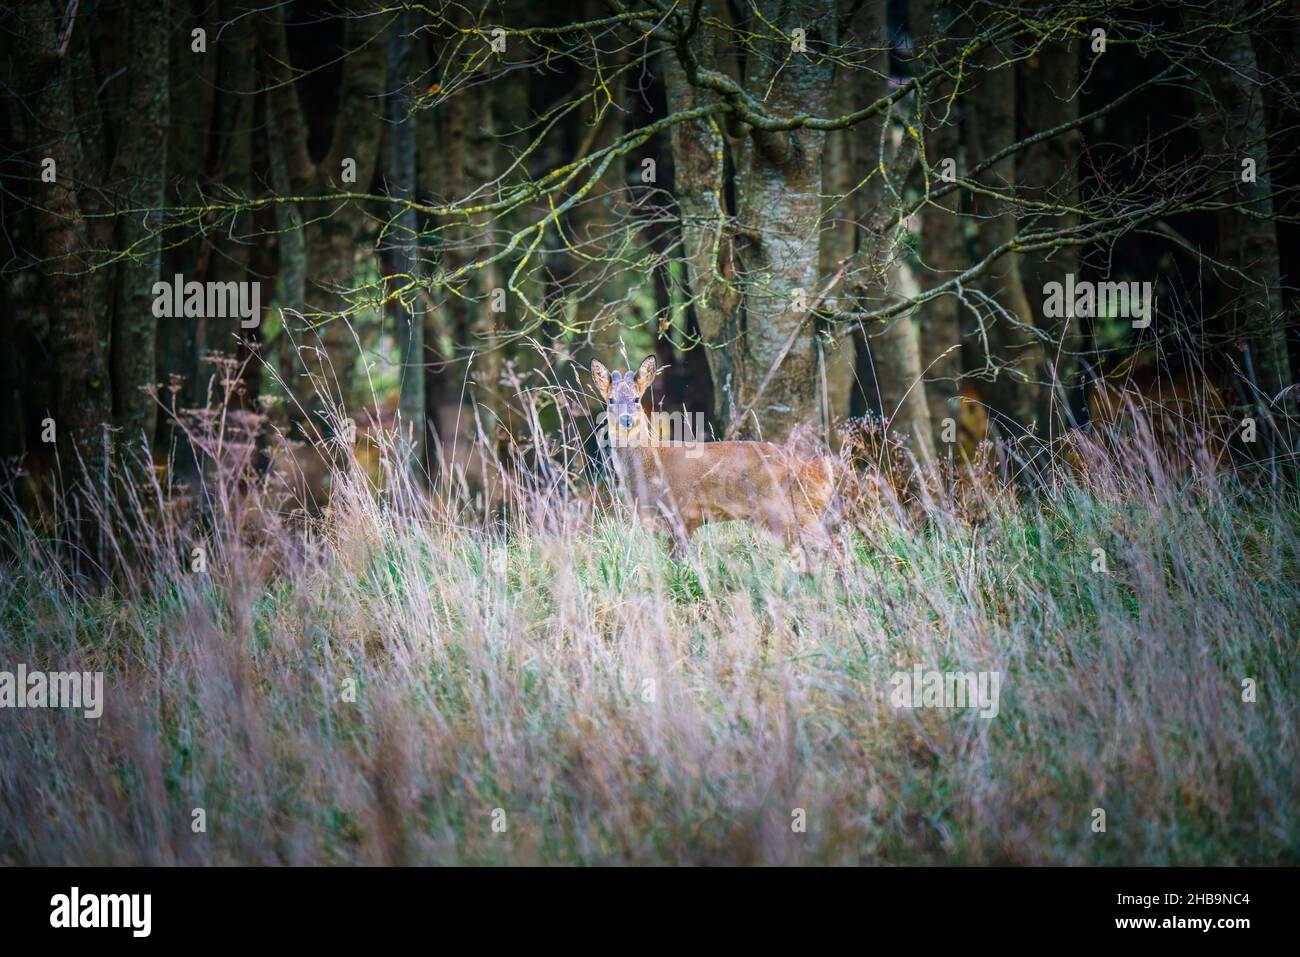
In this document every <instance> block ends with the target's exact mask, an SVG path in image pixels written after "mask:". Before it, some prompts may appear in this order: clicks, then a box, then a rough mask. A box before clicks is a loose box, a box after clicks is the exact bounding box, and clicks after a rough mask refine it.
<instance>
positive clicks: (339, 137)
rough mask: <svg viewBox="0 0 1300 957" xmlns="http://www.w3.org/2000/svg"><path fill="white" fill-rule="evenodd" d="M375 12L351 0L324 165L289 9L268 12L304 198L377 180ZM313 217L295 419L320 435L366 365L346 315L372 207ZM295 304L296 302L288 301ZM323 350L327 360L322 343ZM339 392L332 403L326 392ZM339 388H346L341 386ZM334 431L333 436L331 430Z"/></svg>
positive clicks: (320, 210)
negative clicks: (287, 24)
mask: <svg viewBox="0 0 1300 957" xmlns="http://www.w3.org/2000/svg"><path fill="white" fill-rule="evenodd" d="M370 9H371V8H370V6H369V5H368V4H366V3H364V2H363V0H351V2H350V3H348V4H347V12H348V14H349V15H348V16H347V17H346V20H345V26H344V37H343V42H344V46H345V48H346V49H347V50H348V51H349V52H348V54H347V55H346V56H345V57H344V59H343V80H342V83H341V84H340V90H339V105H338V112H337V115H336V116H335V118H334V129H333V134H332V136H331V139H330V145H329V148H328V150H327V151H326V155H325V158H324V159H323V160H322V161H321V162H320V164H319V165H315V164H313V163H312V161H311V157H310V155H309V153H308V150H307V124H306V121H305V118H304V116H303V113H302V105H301V103H300V102H299V98H298V93H297V90H296V88H295V87H294V80H295V78H296V77H295V74H294V72H293V67H292V65H291V63H290V60H289V51H288V43H287V41H286V38H285V30H284V20H283V14H282V12H281V10H280V9H279V8H278V7H277V8H272V9H270V10H268V11H267V12H266V13H265V14H264V16H265V17H266V18H267V21H266V27H265V29H264V30H263V31H262V33H261V37H262V42H263V43H264V44H265V45H266V47H267V58H266V61H265V62H266V65H267V68H268V71H269V72H270V74H271V80H272V84H271V90H270V95H271V101H272V112H273V114H274V128H275V134H276V135H275V137H274V138H275V139H277V140H280V141H281V142H280V143H278V144H277V146H278V147H279V148H280V149H281V150H282V156H283V159H284V164H285V172H286V174H287V177H288V180H289V185H290V186H291V188H292V190H293V194H294V195H298V196H304V195H310V193H311V192H313V191H320V192H325V191H329V192H361V191H364V190H366V189H368V188H369V186H370V183H371V181H372V180H373V179H374V175H375V167H376V165H377V163H378V157H379V141H380V137H381V134H382V131H383V117H384V113H383V105H382V99H383V95H384V93H385V86H386V78H387V47H386V45H385V44H383V43H380V42H378V41H375V40H374V39H373V37H372V36H371V34H372V32H373V24H372V22H371V20H370V19H368V18H367V17H366V16H364V14H365V13H367V12H368V11H370ZM344 160H348V161H350V162H349V167H351V165H352V164H355V177H356V179H355V182H345V181H344V179H343V164H344ZM304 212H305V213H306V217H305V219H304V221H305V222H308V223H309V224H308V225H307V226H306V246H307V285H308V288H307V302H306V303H305V308H303V310H302V311H303V314H304V318H305V323H303V324H302V328H297V329H293V330H291V331H292V332H293V334H294V335H295V337H296V338H298V339H299V340H300V341H299V343H298V345H299V346H302V347H304V348H302V349H301V350H300V351H298V357H299V361H298V362H297V363H295V364H296V365H303V364H305V365H306V367H307V368H306V372H307V373H309V374H307V375H296V376H295V375H290V376H289V381H290V382H294V383H296V385H297V389H296V393H297V394H296V405H295V409H294V414H295V417H298V416H303V415H306V416H311V415H317V416H318V419H317V421H316V422H315V423H314V428H313V429H312V430H309V431H310V432H314V431H315V430H316V429H322V427H323V426H325V421H324V419H322V418H319V416H321V415H322V414H324V413H326V412H327V411H328V410H327V409H326V408H325V407H326V406H327V405H332V404H333V403H334V401H335V400H337V401H342V402H346V401H347V399H348V397H349V393H350V387H351V384H352V370H353V368H354V367H355V365H356V360H357V351H358V349H357V342H356V340H355V338H354V337H353V332H352V326H351V324H350V322H349V320H348V317H347V315H346V313H347V312H348V310H349V303H348V298H347V293H348V292H349V291H350V290H351V288H352V285H353V266H354V261H355V260H354V253H355V246H356V238H357V232H358V230H359V229H360V227H361V224H362V222H363V221H364V218H363V213H362V209H361V208H360V206H359V205H358V204H357V203H355V202H353V201H351V200H347V201H343V202H338V201H332V202H322V203H318V204H309V205H308V208H307V209H306V210H305V211H304ZM283 305H285V306H289V307H293V306H295V304H294V303H288V302H286V303H283ZM313 346H319V347H323V349H324V353H325V354H324V355H323V356H321V355H318V354H315V353H313V351H312V347H313ZM322 389H323V390H325V392H326V394H327V395H330V396H332V398H330V399H328V400H327V399H326V397H325V396H322V394H321V390H322ZM336 389H337V392H335V390H336ZM324 431H328V428H327V427H326V428H325V429H324Z"/></svg>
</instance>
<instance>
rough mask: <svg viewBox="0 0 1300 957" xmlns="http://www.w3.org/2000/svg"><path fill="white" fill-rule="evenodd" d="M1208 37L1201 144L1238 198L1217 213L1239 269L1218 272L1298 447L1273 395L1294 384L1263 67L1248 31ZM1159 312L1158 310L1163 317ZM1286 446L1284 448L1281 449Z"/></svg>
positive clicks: (1210, 15) (1217, 179)
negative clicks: (1246, 169)
mask: <svg viewBox="0 0 1300 957" xmlns="http://www.w3.org/2000/svg"><path fill="white" fill-rule="evenodd" d="M1226 16H1227V14H1225V13H1224V11H1222V10H1214V11H1211V10H1207V11H1203V12H1201V13H1197V12H1196V11H1194V10H1193V9H1192V8H1188V19H1189V21H1190V23H1191V24H1192V25H1207V26H1209V25H1213V24H1220V23H1225V22H1227V21H1226V20H1225V17H1226ZM1205 42H1206V45H1207V47H1208V49H1209V51H1210V53H1211V56H1210V57H1209V59H1208V60H1207V62H1206V63H1205V64H1203V68H1202V70H1201V77H1202V85H1201V88H1200V92H1201V97H1202V99H1201V105H1200V109H1199V111H1198V113H1199V115H1200V118H1201V123H1200V127H1199V132H1200V138H1201V144H1202V146H1203V148H1204V151H1205V157H1206V164H1207V166H1208V167H1209V169H1210V170H1211V171H1212V173H1213V176H1214V179H1213V181H1212V185H1213V186H1214V187H1215V188H1218V187H1219V185H1220V184H1222V183H1224V182H1225V181H1226V182H1227V183H1228V184H1230V187H1229V191H1228V193H1227V195H1226V196H1225V197H1224V200H1225V202H1228V203H1232V204H1234V205H1232V206H1229V207H1227V208H1224V209H1222V210H1220V211H1219V212H1218V213H1217V214H1216V216H1215V222H1216V225H1217V227H1218V234H1219V237H1218V258H1219V259H1220V260H1221V261H1222V262H1224V263H1225V264H1226V265H1227V266H1229V267H1233V268H1234V269H1235V270H1238V271H1239V272H1238V271H1229V270H1221V271H1218V273H1217V275H1218V278H1219V283H1220V287H1221V290H1222V302H1223V304H1224V306H1225V307H1226V308H1227V309H1228V310H1230V319H1229V328H1230V329H1231V330H1232V332H1233V334H1234V335H1236V336H1239V337H1240V338H1241V340H1242V341H1243V342H1244V343H1245V344H1246V346H1247V347H1248V349H1249V356H1248V358H1249V367H1247V369H1246V370H1245V371H1246V373H1247V378H1249V377H1250V372H1251V371H1252V367H1253V373H1254V376H1253V377H1254V383H1253V385H1254V387H1255V388H1256V389H1257V390H1258V391H1257V392H1256V394H1255V395H1254V396H1252V397H1251V399H1252V402H1253V404H1255V405H1256V407H1257V408H1258V409H1259V412H1260V415H1261V416H1263V417H1264V418H1265V419H1266V420H1272V421H1273V422H1274V423H1275V424H1276V425H1277V426H1278V429H1279V432H1280V433H1281V435H1282V439H1281V441H1282V444H1283V446H1284V449H1285V450H1289V449H1290V448H1292V447H1293V445H1294V441H1295V436H1294V435H1293V434H1291V432H1292V431H1293V426H1292V417H1291V416H1289V415H1287V413H1286V408H1287V403H1288V402H1290V401H1292V400H1290V399H1283V400H1282V401H1280V402H1278V403H1277V404H1276V405H1273V404H1272V400H1273V399H1274V398H1276V397H1277V395H1278V394H1279V393H1280V392H1281V391H1282V390H1283V389H1284V388H1285V387H1286V386H1288V385H1290V384H1291V381H1292V378H1291V362H1290V358H1289V356H1288V353H1287V342H1286V334H1285V331H1284V329H1283V327H1282V324H1281V318H1282V315H1283V305H1282V292H1281V279H1280V267H1279V263H1278V247H1277V229H1276V227H1275V225H1274V222H1273V199H1272V179H1271V176H1270V173H1269V163H1268V150H1267V145H1268V133H1269V131H1268V129H1267V126H1266V123H1265V117H1264V105H1263V101H1262V98H1261V96H1260V87H1261V83H1262V82H1263V78H1261V77H1260V75H1259V70H1258V65H1257V64H1256V61H1255V53H1254V51H1253V49H1252V48H1251V42H1250V35H1249V34H1248V33H1245V32H1242V31H1237V30H1229V29H1225V30H1224V31H1223V32H1222V33H1221V34H1220V35H1218V36H1216V35H1215V33H1213V32H1212V33H1211V34H1210V35H1209V37H1208V38H1207V40H1206V41H1205ZM1246 159H1253V160H1254V161H1255V164H1254V165H1255V175H1254V182H1243V161H1244V160H1246ZM1159 321H1160V320H1159V316H1157V317H1156V322H1157V323H1158V322H1159ZM1278 451H1282V450H1278Z"/></svg>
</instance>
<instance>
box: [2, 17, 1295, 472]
mask: <svg viewBox="0 0 1300 957" xmlns="http://www.w3.org/2000/svg"><path fill="white" fill-rule="evenodd" d="M1298 29H1300V18H1298V16H1297V6H1296V4H1294V3H1283V2H1274V3H1265V4H1235V3H1210V4H1197V3H1190V4H1185V3H1151V2H1134V3H1106V4H1100V3H1097V4H1089V3H1079V4H1073V3H1071V4H1064V3H1054V2H1033V0H1022V2H1017V3H1012V4H1001V3H999V4H983V3H970V4H948V3H944V2H937V0H912V2H903V0H892V2H889V3H878V2H851V0H799V2H772V3H768V2H762V3H757V4H749V3H742V2H721V0H708V2H693V3H685V2H681V3H678V4H676V5H675V6H674V5H673V4H671V3H667V2H664V0H644V2H641V3H623V2H619V0H611V2H608V3H606V2H601V0H587V2H584V3H570V4H522V3H511V2H502V3H488V4H481V5H477V4H468V5H465V4H450V3H449V4H432V5H423V6H418V7H415V6H411V7H406V6H401V7H393V8H381V7H379V6H378V5H375V4H370V3H366V2H363V0H359V2H350V3H342V4H334V3H319V4H318V3H296V2H293V3H284V4H274V5H259V4H246V3H237V2H206V3H205V2H132V3H129V4H128V3H114V2H74V3H71V4H65V3H62V2H53V0H39V2H28V3H20V4H17V5H14V6H11V7H9V8H6V10H5V11H4V13H3V15H0V61H2V62H3V68H4V75H3V82H4V86H5V96H4V99H3V111H2V112H0V124H3V141H4V143H5V144H7V145H6V146H5V148H4V150H3V153H2V154H0V164H2V165H0V183H2V184H3V191H2V193H0V203H2V206H0V219H2V223H3V239H4V249H3V252H2V253H0V258H2V259H3V262H2V264H0V279H2V281H0V321H3V324H4V325H3V329H2V330H0V337H2V338H3V341H4V342H5V343H6V344H7V347H6V348H5V349H4V350H3V355H0V390H2V394H3V395H4V397H5V399H4V411H3V414H0V456H3V458H4V459H5V460H7V461H9V462H11V463H15V462H16V463H21V468H22V469H23V470H25V471H26V473H28V474H48V473H50V472H52V471H54V470H55V465H54V462H55V461H56V459H57V461H58V462H59V463H60V465H59V469H60V470H61V471H60V474H62V475H63V476H64V478H65V481H71V480H75V478H76V477H78V476H79V475H80V474H81V472H80V469H82V468H83V467H84V468H86V469H89V470H90V473H91V476H92V478H93V477H95V476H99V475H102V474H104V472H105V470H106V469H107V468H109V467H110V466H111V464H112V462H113V460H114V459H115V458H117V457H120V455H121V450H122V449H123V448H128V449H131V450H140V449H141V448H142V446H141V443H142V442H143V443H146V444H147V446H148V450H149V453H150V455H151V456H152V459H153V461H154V464H155V465H156V466H158V467H159V468H162V469H164V470H166V472H167V474H168V475H169V476H171V478H172V479H174V480H176V481H178V482H182V483H184V482H189V481H192V479H193V478H194V477H195V475H196V473H197V471H198V470H199V462H198V460H197V457H196V456H195V455H194V454H193V452H192V450H191V449H190V448H189V443H188V440H187V438H186V430H184V429H180V428H178V421H179V420H181V419H183V418H184V417H185V416H187V415H188V416H194V415H198V414H200V413H199V411H198V410H208V412H207V413H205V414H208V415H211V410H212V409H215V408H217V407H218V406H223V405H224V406H226V407H227V408H233V409H235V410H242V411H243V412H244V413H245V414H249V415H253V416H257V417H266V418H267V419H268V420H269V421H270V422H272V423H274V425H275V427H276V428H277V429H278V430H280V431H281V432H282V433H283V434H284V435H286V436H290V437H292V438H293V439H296V440H302V441H305V442H310V441H320V440H322V439H325V438H328V437H329V436H331V435H333V434H335V433H336V432H337V431H338V429H339V428H340V427H341V423H342V418H341V417H340V416H346V417H351V418H353V419H354V420H355V421H356V422H358V423H359V424H360V426H361V429H362V432H363V433H364V432H365V431H366V430H367V429H368V428H374V427H382V428H386V429H394V428H397V430H398V431H400V432H401V433H402V434H403V435H405V436H406V437H407V438H408V439H409V441H410V444H411V454H412V458H413V462H415V463H416V464H417V465H418V467H419V472H420V474H422V475H427V476H428V477H429V480H431V481H433V482H435V483H436V482H437V481H438V478H439V475H440V474H442V473H443V472H445V471H446V470H447V469H448V468H449V463H451V462H452V461H457V462H460V463H461V464H462V465H464V464H465V463H472V462H473V461H474V458H473V453H472V452H471V451H469V449H470V448H471V447H472V446H474V445H475V444H476V443H477V444H481V443H483V442H486V443H487V444H488V445H491V446H496V447H502V446H504V445H506V444H509V443H510V442H512V441H516V440H518V438H519V437H520V436H521V435H523V434H524V433H526V432H527V430H528V427H529V426H528V421H529V414H528V413H527V411H526V409H525V407H524V404H523V403H521V402H520V396H521V395H523V394H526V393H528V391H529V390H530V389H531V388H534V387H537V386H539V385H545V384H547V383H563V384H564V385H566V386H572V385H575V384H576V383H575V372H576V370H578V369H581V368H583V367H585V365H586V363H587V362H588V361H589V359H590V358H591V357H592V356H601V357H602V358H603V359H605V360H606V361H612V360H614V359H616V358H618V359H621V358H622V357H623V356H626V357H627V359H628V360H630V362H631V364H635V363H636V362H638V361H639V360H640V358H641V357H642V356H643V355H645V354H647V353H650V352H653V353H655V354H656V355H657V356H658V357H659V358H660V360H661V364H662V365H663V366H665V367H667V370H668V371H667V372H666V374H665V375H664V376H663V377H661V379H660V381H659V383H658V385H657V387H656V392H655V395H654V400H653V401H654V402H655V404H656V405H657V406H660V407H662V408H665V409H681V408H685V409H687V410H688V411H689V412H691V413H700V414H702V415H704V416H705V417H706V422H707V428H708V431H710V432H711V433H712V434H714V435H717V436H722V435H724V434H744V435H755V434H761V435H763V436H764V437H769V438H777V439H780V438H784V437H786V436H788V435H789V434H790V433H791V432H792V431H795V430H796V429H798V428H799V427H801V426H807V425H811V427H812V428H813V429H814V432H815V435H816V436H817V437H818V438H820V439H821V440H823V441H824V442H827V443H829V444H832V445H836V444H838V441H839V440H838V439H837V435H839V434H841V432H840V431H839V430H840V427H841V426H842V425H843V423H844V422H845V421H846V420H849V419H850V418H851V417H855V416H863V415H875V416H881V417H883V418H884V419H885V420H886V421H887V423H888V426H889V428H890V429H892V430H893V431H894V432H896V433H897V434H898V435H899V436H900V437H901V438H902V439H903V441H904V442H905V443H907V444H908V445H909V446H910V447H911V448H912V450H913V451H914V452H915V453H916V454H917V456H918V457H919V458H921V459H924V458H926V457H929V456H933V455H936V454H938V455H943V454H945V452H950V451H951V448H952V445H953V442H952V437H951V433H950V432H949V433H948V434H947V435H946V437H945V433H944V430H943V425H944V420H945V419H946V418H949V417H950V416H952V415H953V414H954V412H953V410H954V409H955V408H957V404H959V403H961V402H963V401H967V402H974V403H977V404H978V406H979V408H980V409H981V410H983V411H984V412H986V413H987V417H988V418H989V419H991V421H992V424H991V425H989V424H988V423H983V424H982V425H981V428H982V429H983V434H982V435H981V436H979V437H981V438H982V437H991V436H994V435H997V436H1000V437H1001V438H1003V439H1007V440H1010V439H1014V438H1015V437H1017V436H1022V435H1024V434H1025V433H1028V434H1031V435H1033V436H1035V437H1037V438H1038V439H1040V440H1046V439H1049V438H1050V437H1052V436H1054V435H1060V434H1062V433H1063V432H1065V431H1066V430H1068V429H1069V428H1071V427H1077V426H1080V425H1084V424H1086V423H1087V421H1088V419H1089V417H1090V411H1089V404H1088V402H1089V394H1090V392H1091V391H1092V390H1094V389H1095V388H1096V384H1097V383H1098V382H1105V381H1107V380H1108V377H1109V378H1111V379H1115V378H1119V379H1123V380H1124V381H1126V382H1130V383H1133V382H1136V383H1138V385H1137V386H1136V387H1135V388H1134V391H1135V393H1151V392H1153V391H1158V388H1159V383H1160V382H1161V380H1162V378H1163V380H1164V381H1165V382H1166V383H1167V384H1169V385H1167V388H1168V389H1169V390H1170V391H1172V392H1174V393H1179V392H1180V391H1185V390H1186V388H1188V387H1187V386H1186V383H1187V382H1189V381H1192V382H1194V383H1196V386H1195V387H1196V388H1198V389H1203V388H1205V387H1206V386H1205V384H1206V383H1208V384H1209V385H1208V388H1209V389H1211V390H1213V395H1214V401H1213V402H1212V403H1210V405H1211V407H1212V408H1213V409H1214V410H1215V411H1216V412H1219V413H1222V415H1223V416H1225V417H1226V418H1227V419H1229V420H1232V421H1239V420H1241V419H1243V418H1244V417H1247V416H1255V417H1258V418H1259V420H1260V422H1261V423H1263V424H1264V426H1265V427H1264V429H1263V433H1262V434H1263V439H1264V440H1263V441H1262V442H1261V443H1259V444H1258V445H1257V446H1255V447H1254V448H1252V449H1249V450H1247V451H1249V452H1250V453H1251V454H1252V455H1254V456H1255V457H1256V458H1259V457H1261V456H1262V457H1265V458H1267V459H1268V460H1269V461H1271V462H1283V461H1285V460H1286V458H1287V456H1288V455H1289V452H1290V448H1291V446H1290V442H1291V436H1290V418H1289V416H1290V413H1289V412H1288V411H1287V409H1288V408H1290V407H1291V404H1290V401H1289V399H1288V398H1287V397H1286V395H1285V393H1284V390H1285V389H1286V387H1287V386H1289V385H1290V384H1291V382H1292V378H1293V372H1292V370H1293V369H1294V368H1295V364H1296V362H1297V359H1298V357H1297V355H1296V347H1297V345H1296V337H1295V335H1294V322H1293V321H1292V318H1291V317H1292V316H1293V315H1294V309H1295V301H1294V300H1295V289H1296V285H1297V284H1296V278H1297V275H1296V274H1297V269H1300V262H1298V261H1297V255H1298V254H1297V251H1296V250H1297V244H1296V243H1295V242H1294V241H1293V240H1294V238H1295V234H1296V216H1295V213H1296V199H1295V196H1296V192H1295V190H1296V176H1297V172H1296V163H1295V162H1294V157H1295V155H1296V148H1297V122H1296V120H1297V115H1298V114H1297V110H1298V109H1300V106H1298V103H1300V101H1298V100H1297V86H1296V84H1297V69H1296V55H1297V54H1296V50H1297V48H1298V45H1297V43H1296V40H1297V30H1298ZM494 31H496V32H494ZM796 31H802V32H801V34H798V36H799V37H801V39H799V38H797V33H796ZM800 43H802V44H803V45H802V46H800ZM799 51H803V52H799ZM948 160H951V165H948V166H945V162H946V161H948ZM1247 162H1248V163H1249V165H1250V166H1251V167H1252V169H1251V173H1252V175H1249V176H1247V175H1244V173H1243V170H1244V169H1245V164H1246V163H1247ZM345 166H348V167H349V169H348V170H347V171H346V172H345ZM353 173H354V176H353V175H352V174H353ZM1068 273H1072V274H1074V275H1075V276H1076V277H1077V279H1078V280H1081V281H1092V282H1104V281H1117V282H1152V283H1154V288H1155V294H1156V297H1157V317H1156V321H1155V322H1154V323H1153V324H1152V325H1151V327H1150V328H1146V329H1135V328H1134V327H1133V324H1132V323H1131V322H1130V321H1129V320H1128V319H1126V318H1125V317H1121V316H1116V315H1105V314H1102V315H1097V316H1076V317H1074V318H1073V319H1071V320H1070V321H1068V322H1062V321H1061V320H1059V319H1055V318H1051V317H1048V316H1046V315H1045V314H1044V309H1043V306H1044V302H1045V295H1044V285H1045V284H1046V283H1049V282H1062V281H1064V277H1065V275H1066V274H1068ZM176 275H180V276H181V277H183V280H184V281H185V282H190V281H197V282H200V283H208V282H218V283H230V282H252V281H256V282H259V283H260V284H261V287H260V288H261V296H260V304H261V315H260V317H259V319H260V321H259V322H258V324H257V325H256V327H255V328H245V327H244V324H241V322H240V320H239V319H238V318H222V317H218V316H206V317H197V318H196V317H191V318H186V317H163V318H158V317H155V315H154V314H153V311H152V309H151V305H152V303H153V300H154V295H153V292H152V288H153V286H154V283H155V282H157V281H159V280H160V279H161V280H164V281H171V279H172V277H173V276H176ZM249 325H251V323H250V324H249ZM236 380H237V381H236ZM922 381H923V382H924V386H923V387H921V386H919V385H918V383H919V382H922ZM959 393H960V395H959ZM1198 394H1199V393H1198ZM1203 404H1204V403H1203ZM331 408H333V409H337V410H338V411H337V413H329V412H328V410H329V409H331ZM543 412H544V414H549V413H548V411H547V410H543ZM1093 415H1094V417H1095V409H1094V412H1093ZM259 421H260V419H259ZM50 422H53V423H55V425H56V428H55V429H54V430H53V431H51V430H50V429H49V424H50ZM398 423H400V428H399V427H398ZM348 428H349V431H350V429H351V427H348ZM52 436H53V437H55V438H56V442H55V443H51V442H49V441H48V440H49V439H50V438H51V437H52ZM945 438H946V440H945ZM43 439H44V441H43ZM262 458H263V460H265V458H266V456H265V455H263V456H262ZM78 462H79V463H80V464H76V463H78ZM469 472H471V473H472V472H473V467H472V465H471V467H470V468H469ZM470 477H471V480H473V479H474V476H473V475H472V474H471V476H470ZM479 478H480V479H481V476H479Z"/></svg>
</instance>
